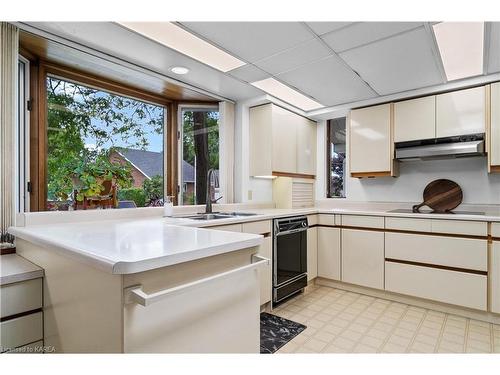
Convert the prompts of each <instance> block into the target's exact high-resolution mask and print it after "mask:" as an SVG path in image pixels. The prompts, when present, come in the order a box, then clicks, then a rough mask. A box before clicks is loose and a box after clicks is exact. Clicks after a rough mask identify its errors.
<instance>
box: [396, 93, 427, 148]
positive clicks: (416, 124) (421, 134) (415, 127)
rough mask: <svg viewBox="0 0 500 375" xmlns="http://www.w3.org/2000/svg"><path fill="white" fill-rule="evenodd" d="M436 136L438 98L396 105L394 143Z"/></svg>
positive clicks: (414, 100) (420, 99)
mask: <svg viewBox="0 0 500 375" xmlns="http://www.w3.org/2000/svg"><path fill="white" fill-rule="evenodd" d="M435 136H436V97H435V96H434V95H433V96H426V97H424V98H418V99H412V100H405V101H404V102H398V103H395V104H394V142H406V141H414V140H417V139H429V138H434V137H435Z"/></svg>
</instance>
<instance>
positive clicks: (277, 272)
mask: <svg viewBox="0 0 500 375" xmlns="http://www.w3.org/2000/svg"><path fill="white" fill-rule="evenodd" d="M307 228H308V226H307V217H305V216H299V217H291V218H283V219H276V220H274V228H273V235H274V243H273V303H278V302H280V301H282V300H284V299H285V298H287V297H289V296H291V295H293V294H295V293H298V292H300V291H301V290H303V289H304V287H306V286H307Z"/></svg>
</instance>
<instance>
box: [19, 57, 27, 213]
mask: <svg viewBox="0 0 500 375" xmlns="http://www.w3.org/2000/svg"><path fill="white" fill-rule="evenodd" d="M19 65H23V69H22V73H21V70H19V71H18V77H17V79H18V91H17V113H18V115H17V116H18V121H17V127H16V144H17V151H16V170H15V174H16V183H17V188H16V212H26V211H29V209H30V189H29V185H28V183H29V182H30V144H29V140H30V113H29V108H28V102H29V99H30V61H29V60H28V59H27V58H25V57H23V56H21V55H19V56H18V66H19ZM21 74H22V81H23V82H22V83H23V87H22V88H20V87H19V83H21V82H20V79H21ZM21 90H22V91H21ZM21 95H22V97H21Z"/></svg>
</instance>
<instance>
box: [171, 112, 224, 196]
mask: <svg viewBox="0 0 500 375" xmlns="http://www.w3.org/2000/svg"><path fill="white" fill-rule="evenodd" d="M185 109H191V110H196V109H203V110H209V109H213V110H214V111H217V112H220V109H219V104H218V103H214V104H194V103H180V104H179V105H178V106H177V124H178V129H177V155H178V158H177V193H178V197H177V201H178V204H179V206H182V205H184V202H183V198H182V192H183V191H182V190H183V183H182V177H183V176H182V161H183V160H184V148H183V142H182V140H183V138H184V127H183V126H182V125H183V122H182V111H183V110H185ZM219 115H220V113H219ZM218 125H219V158H220V156H221V148H220V146H221V145H220V140H221V126H220V123H219V124H218ZM219 166H220V165H219ZM221 173H222V172H221V168H219V181H220V180H221V176H220V174H221Z"/></svg>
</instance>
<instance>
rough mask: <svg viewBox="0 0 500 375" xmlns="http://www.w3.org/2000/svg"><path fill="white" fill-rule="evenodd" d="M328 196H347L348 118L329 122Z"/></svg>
mask: <svg viewBox="0 0 500 375" xmlns="http://www.w3.org/2000/svg"><path fill="white" fill-rule="evenodd" d="M327 165H328V175H327V178H328V188H327V190H328V191H327V197H328V198H345V196H346V195H345V194H346V192H345V176H346V118H345V117H341V118H336V119H333V120H329V121H328V123H327Z"/></svg>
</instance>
